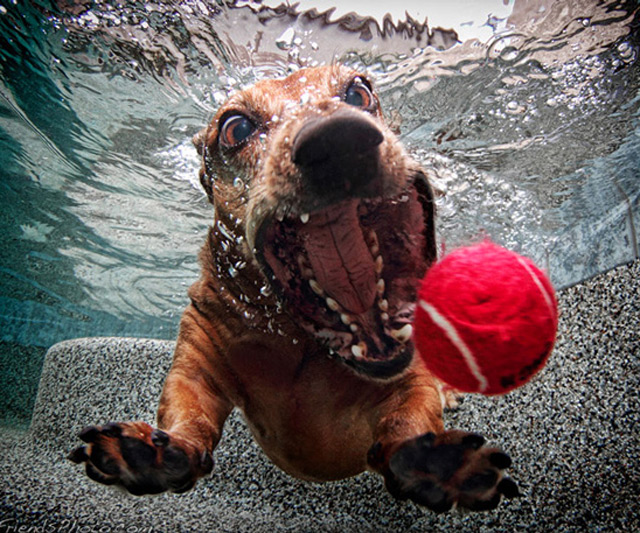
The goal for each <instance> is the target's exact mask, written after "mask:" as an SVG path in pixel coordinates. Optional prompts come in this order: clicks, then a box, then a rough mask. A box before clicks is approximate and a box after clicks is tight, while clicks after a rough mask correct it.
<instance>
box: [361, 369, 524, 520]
mask: <svg viewBox="0 0 640 533" xmlns="http://www.w3.org/2000/svg"><path fill="white" fill-rule="evenodd" d="M401 392H402V394H400V395H397V396H395V397H394V398H392V399H391V400H389V401H388V402H387V405H386V406H385V407H386V411H383V413H384V414H383V416H382V417H381V418H380V419H379V422H378V425H377V431H376V438H377V441H376V443H375V444H374V445H373V446H372V447H371V449H370V450H369V454H368V458H367V460H368V464H369V467H370V468H371V469H372V470H374V471H376V472H378V473H380V474H382V475H383V476H384V479H385V484H386V487H387V490H388V491H389V492H390V493H391V494H392V495H393V496H395V497H396V498H398V499H411V500H413V501H414V502H416V503H418V504H420V505H424V506H426V507H429V508H430V509H432V510H433V511H436V512H445V511H448V510H449V509H451V508H452V507H454V506H460V507H464V508H468V509H471V510H476V511H480V510H488V509H494V508H495V507H497V505H498V504H499V502H500V499H501V497H502V496H505V497H507V498H512V497H514V496H517V495H518V488H517V486H516V484H515V483H514V482H513V481H512V480H511V479H509V478H507V477H505V476H504V473H503V470H504V469H505V468H508V467H509V465H510V464H511V459H510V458H509V456H508V455H507V454H505V453H504V452H503V451H502V450H500V449H498V448H491V447H484V446H483V444H484V438H483V437H482V436H481V435H478V434H475V433H467V432H464V431H458V430H449V431H445V430H444V428H443V424H442V419H441V404H440V401H441V400H440V397H439V393H438V391H437V387H436V385H435V384H434V383H432V380H431V379H429V378H428V377H427V376H425V375H421V374H418V375H416V376H412V377H411V378H410V379H409V381H408V383H407V384H406V385H405V386H404V387H403V388H402V389H401Z"/></svg>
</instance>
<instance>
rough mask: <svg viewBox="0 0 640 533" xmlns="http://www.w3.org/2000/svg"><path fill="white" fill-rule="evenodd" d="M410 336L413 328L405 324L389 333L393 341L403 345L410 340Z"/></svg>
mask: <svg viewBox="0 0 640 533" xmlns="http://www.w3.org/2000/svg"><path fill="white" fill-rule="evenodd" d="M412 334H413V327H412V326H411V324H406V325H404V326H402V327H401V328H400V329H394V330H392V331H391V336H392V337H393V338H394V339H395V340H397V341H398V342H401V343H403V344H404V343H405V342H407V341H408V340H409V339H410V338H411V335H412Z"/></svg>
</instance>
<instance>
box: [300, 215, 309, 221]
mask: <svg viewBox="0 0 640 533" xmlns="http://www.w3.org/2000/svg"><path fill="white" fill-rule="evenodd" d="M300 222H302V223H303V224H306V223H307V222H309V213H302V214H301V215H300Z"/></svg>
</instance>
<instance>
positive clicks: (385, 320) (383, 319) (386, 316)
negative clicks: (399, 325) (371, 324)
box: [380, 313, 389, 322]
mask: <svg viewBox="0 0 640 533" xmlns="http://www.w3.org/2000/svg"><path fill="white" fill-rule="evenodd" d="M380 319H381V320H382V321H383V322H387V321H388V320H389V314H388V313H381V314H380Z"/></svg>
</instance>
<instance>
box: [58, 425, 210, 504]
mask: <svg viewBox="0 0 640 533" xmlns="http://www.w3.org/2000/svg"><path fill="white" fill-rule="evenodd" d="M78 436H79V438H80V439H81V440H82V441H84V442H85V443H86V445H83V446H79V447H78V448H76V449H74V450H73V451H72V452H71V453H70V454H69V456H68V458H69V460H71V461H73V462H74V463H76V464H81V463H84V464H85V469H86V473H87V476H88V477H89V478H91V479H93V480H94V481H97V482H99V483H103V484H105V485H119V486H122V487H124V488H125V489H127V490H128V491H129V492H130V493H132V494H136V495H141V494H157V493H160V492H164V491H166V490H170V491H173V492H185V491H186V490H189V489H190V488H192V487H193V486H194V485H195V483H196V480H197V479H198V478H199V477H202V476H204V475H206V474H209V473H210V472H211V471H212V469H213V458H212V456H211V454H210V453H209V452H207V451H199V450H197V449H196V448H195V447H194V446H192V445H190V444H188V443H186V442H184V441H182V440H180V439H178V438H176V437H172V436H171V435H170V434H169V433H167V432H165V431H162V430H159V429H154V428H152V427H151V426H149V425H148V424H146V423H144V422H127V423H109V424H106V425H104V426H89V427H87V428H85V429H83V430H82V431H81V432H80V434H79V435H78Z"/></svg>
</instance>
